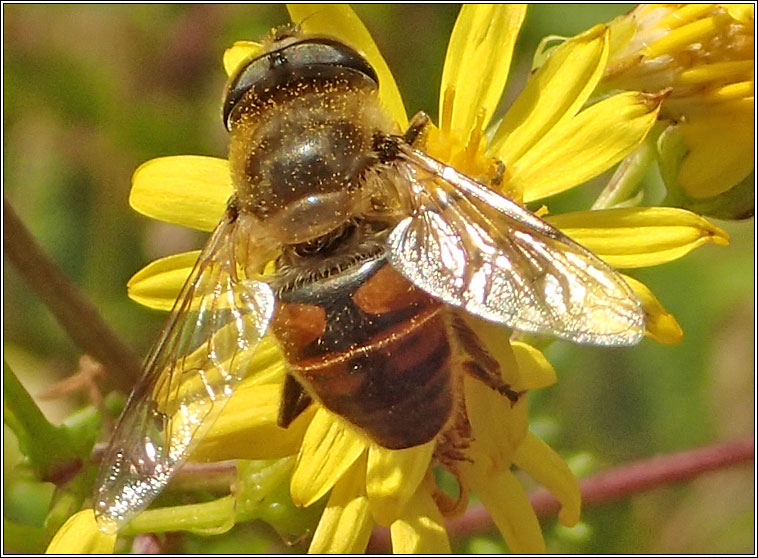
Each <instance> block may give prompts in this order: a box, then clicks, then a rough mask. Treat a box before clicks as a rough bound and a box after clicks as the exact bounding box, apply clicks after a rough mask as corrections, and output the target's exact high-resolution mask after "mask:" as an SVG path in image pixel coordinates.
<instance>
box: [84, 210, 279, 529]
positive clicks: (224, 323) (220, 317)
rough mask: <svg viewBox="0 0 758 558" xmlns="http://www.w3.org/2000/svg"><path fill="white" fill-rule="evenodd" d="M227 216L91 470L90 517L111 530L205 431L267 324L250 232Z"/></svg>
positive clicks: (266, 298)
mask: <svg viewBox="0 0 758 558" xmlns="http://www.w3.org/2000/svg"><path fill="white" fill-rule="evenodd" d="M232 213H235V212H230V213H228V214H227V216H226V217H225V218H224V220H223V221H222V222H221V223H220V224H219V225H218V227H217V228H216V230H215V231H214V232H213V234H212V236H211V237H210V239H209V241H208V243H207V244H206V246H205V248H204V249H203V250H202V252H201V253H200V256H199V258H198V261H197V263H196V264H195V267H194V269H193V270H192V272H191V274H190V276H189V278H188V279H187V282H186V283H185V285H184V287H183V289H182V292H181V294H180V296H179V297H178V298H177V302H176V304H175V305H174V308H173V310H172V312H171V315H170V316H169V318H168V321H167V323H166V325H165V327H164V330H163V332H162V334H161V337H160V339H159V340H158V341H157V342H156V344H155V345H154V347H153V349H152V350H151V352H150V355H149V356H148V358H147V360H146V362H145V367H144V371H143V376H142V378H141V379H140V381H139V383H138V384H137V386H136V388H135V389H134V391H133V392H132V395H131V397H130V398H129V401H128V402H127V405H126V408H125V409H124V412H123V414H122V415H121V418H120V419H119V423H118V426H117V427H116V430H115V431H114V433H113V435H112V437H111V442H110V445H109V447H108V450H107V452H106V454H105V457H104V460H103V463H102V465H101V468H100V474H99V478H98V482H97V487H98V493H97V495H96V505H95V513H96V515H97V516H98V521H99V523H100V526H101V528H103V529H105V530H109V531H115V530H116V529H118V528H119V527H120V526H121V525H123V524H124V523H126V522H127V521H128V520H129V519H131V518H132V517H133V516H134V515H135V514H136V513H137V512H139V511H141V510H142V509H144V508H145V507H146V506H147V505H148V504H149V503H150V502H151V500H152V499H153V498H155V496H156V495H157V494H158V493H159V492H160V491H161V490H162V488H163V487H164V486H165V485H166V483H168V481H169V479H170V478H171V477H172V475H173V474H174V472H175V471H176V470H177V468H178V467H179V466H180V465H181V464H182V463H183V462H184V460H185V459H186V458H187V456H188V454H189V453H190V451H191V450H192V448H193V447H194V445H195V444H196V443H197V442H198V441H199V440H200V439H201V438H202V437H203V436H204V435H205V433H206V432H207V431H208V429H209V428H210V426H211V425H212V424H213V422H214V421H215V419H216V418H217V417H218V415H219V413H220V411H221V409H222V408H223V406H224V404H225V403H226V402H227V400H228V399H229V397H230V396H231V395H232V391H233V389H234V387H235V386H236V385H237V384H238V383H239V382H240V380H242V379H243V378H244V377H245V376H246V374H247V373H248V363H249V362H250V359H251V358H252V356H253V353H254V350H255V347H256V345H257V344H258V342H259V341H260V340H261V338H262V337H263V335H264V334H265V332H266V329H267V327H268V324H269V321H270V318H271V315H272V313H273V309H274V295H273V293H272V291H271V289H270V287H269V286H268V285H267V284H265V283H263V282H260V281H255V280H252V279H246V278H245V269H251V266H250V265H249V264H250V262H246V261H244V262H243V261H240V262H238V261H237V258H236V255H238V254H245V257H247V255H248V254H250V252H251V251H250V250H246V249H243V248H247V247H248V245H249V243H250V242H251V241H250V235H249V234H248V231H247V230H246V229H247V228H248V227H245V226H244V224H241V220H242V219H243V217H239V218H238V217H237V216H236V214H235V215H234V216H232Z"/></svg>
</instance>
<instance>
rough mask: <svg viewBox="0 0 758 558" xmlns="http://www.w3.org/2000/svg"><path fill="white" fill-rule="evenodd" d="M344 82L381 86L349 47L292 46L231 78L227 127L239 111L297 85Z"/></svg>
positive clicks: (315, 42) (323, 41)
mask: <svg viewBox="0 0 758 558" xmlns="http://www.w3.org/2000/svg"><path fill="white" fill-rule="evenodd" d="M338 79H341V80H344V81H346V82H348V83H350V84H351V85H360V86H368V87H371V88H374V89H376V88H378V87H379V78H378V77H377V75H376V71H374V68H372V67H371V65H370V64H369V63H368V61H367V60H366V59H365V58H364V57H363V56H361V55H360V54H358V52H356V51H355V50H353V49H352V48H350V47H349V46H347V45H345V44H343V43H340V42H339V41H336V40H334V39H329V38H310V39H305V40H302V41H298V42H294V43H290V44H288V45H286V46H283V47H282V48H279V49H276V50H273V51H270V52H267V53H265V54H262V55H261V56H259V57H258V58H254V59H253V60H251V61H250V62H249V63H248V64H247V66H244V67H243V68H241V69H240V70H239V71H238V72H237V74H236V75H235V76H234V77H232V78H231V80H230V81H229V83H228V85H227V88H226V97H225V99H224V113H223V118H224V124H225V126H226V129H227V130H231V124H232V121H233V119H234V113H235V112H236V109H237V108H238V107H239V106H240V105H241V104H242V102H243V99H244V102H245V103H248V102H249V103H252V104H260V103H263V102H265V101H267V100H269V99H271V98H272V97H275V96H276V95H279V94H281V93H282V92H283V90H285V89H286V88H288V87H290V86H292V85H295V84H313V85H316V84H319V83H327V82H329V81H334V80H338Z"/></svg>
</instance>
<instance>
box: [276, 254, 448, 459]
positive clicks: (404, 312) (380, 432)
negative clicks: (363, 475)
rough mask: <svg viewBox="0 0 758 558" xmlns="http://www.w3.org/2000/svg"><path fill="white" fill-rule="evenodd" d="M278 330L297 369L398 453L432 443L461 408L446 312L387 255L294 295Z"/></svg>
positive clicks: (339, 410)
mask: <svg viewBox="0 0 758 558" xmlns="http://www.w3.org/2000/svg"><path fill="white" fill-rule="evenodd" d="M280 298H281V301H280V302H279V306H278V308H277V312H276V315H275V318H274V323H273V328H274V332H275V333H276V335H277V337H278V338H279V340H280V342H281V344H282V347H283V349H284V352H285V355H286V357H287V359H288V361H289V365H290V370H291V372H292V373H293V374H294V375H295V376H297V378H298V379H299V380H300V382H301V383H303V384H304V385H305V386H306V387H307V389H308V390H309V391H310V392H311V393H312V394H313V395H315V396H316V397H317V398H318V399H319V400H320V401H321V403H322V404H323V405H324V406H325V407H326V408H328V409H329V410H331V411H332V412H334V413H336V414H338V415H340V416H342V417H344V418H346V419H347V420H348V421H350V422H351V423H353V424H354V425H356V426H357V427H359V428H360V429H362V430H363V431H364V432H365V433H366V434H367V435H368V436H369V437H371V438H372V439H373V440H374V441H375V442H376V443H378V444H379V445H381V446H383V447H387V448H391V449H400V448H406V447H411V446H415V445H419V444H423V443H425V442H428V441H430V440H431V439H433V438H434V437H435V436H436V435H437V434H438V433H439V432H440V430H442V428H443V427H444V426H445V424H446V423H447V421H448V418H449V417H450V414H451V410H452V407H453V393H452V386H451V379H450V378H451V374H450V363H451V346H450V343H449V340H448V334H447V328H446V327H445V324H444V317H443V306H442V304H441V303H439V302H438V301H436V300H434V299H432V298H431V297H429V296H428V295H426V293H424V292H423V291H420V290H418V289H416V288H415V287H413V286H412V285H411V284H410V283H408V282H407V281H406V280H405V279H403V278H402V277H400V276H399V275H398V274H397V273H396V272H395V271H394V270H393V269H392V268H391V267H389V266H388V265H387V264H386V262H385V261H384V259H383V258H380V259H376V260H373V261H369V262H366V263H364V264H362V265H360V266H356V267H355V268H353V269H350V270H347V271H345V272H342V273H339V274H338V275H336V276H334V277H330V278H329V279H328V280H326V281H319V282H314V283H311V284H308V285H306V286H305V287H303V288H300V289H296V290H291V291H289V292H287V293H285V294H283V295H282V296H281V297H280Z"/></svg>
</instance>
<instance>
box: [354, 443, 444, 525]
mask: <svg viewBox="0 0 758 558" xmlns="http://www.w3.org/2000/svg"><path fill="white" fill-rule="evenodd" d="M434 448H435V442H434V440H432V441H431V442H428V443H426V444H423V445H421V446H415V447H411V448H407V449H402V450H388V449H385V448H382V447H379V446H377V445H374V444H372V445H371V447H370V448H369V452H368V469H367V472H366V492H367V494H368V498H369V504H370V506H371V513H372V514H373V516H374V519H375V520H376V522H377V523H379V524H380V525H390V524H391V523H392V522H393V521H395V520H396V519H397V518H398V515H399V514H401V513H402V512H403V509H404V508H405V505H406V504H407V503H408V501H409V500H410V498H411V497H412V496H413V494H414V493H415V492H416V489H417V488H418V486H419V484H420V483H421V481H422V480H423V479H424V476H425V475H426V473H427V471H428V470H429V466H430V464H431V459H432V454H433V453H434Z"/></svg>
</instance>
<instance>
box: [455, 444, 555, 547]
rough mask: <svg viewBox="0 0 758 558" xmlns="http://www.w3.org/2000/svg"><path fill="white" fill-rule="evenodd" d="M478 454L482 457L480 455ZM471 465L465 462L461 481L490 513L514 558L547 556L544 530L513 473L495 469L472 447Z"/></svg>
mask: <svg viewBox="0 0 758 558" xmlns="http://www.w3.org/2000/svg"><path fill="white" fill-rule="evenodd" d="M477 454H478V455H477ZM469 455H470V456H471V457H472V460H471V461H461V462H460V469H461V477H462V479H463V482H464V483H466V484H467V485H468V486H470V487H471V488H472V489H473V490H474V492H476V495H477V496H478V497H479V500H481V502H482V504H484V506H485V507H486V508H487V511H489V512H490V515H491V516H492V520H493V521H494V522H495V525H497V528H498V529H499V530H500V533H502V535H503V538H505V542H506V543H507V544H508V548H509V549H510V551H511V552H512V553H513V554H536V553H544V552H545V541H544V539H543V538H542V530H541V529H540V524H539V521H537V516H536V514H535V513H534V509H533V508H532V504H531V502H529V498H528V497H527V495H526V493H525V492H524V489H523V488H522V487H521V484H520V483H519V481H518V479H516V477H515V476H514V474H513V473H511V472H510V470H503V469H500V468H498V467H493V465H492V463H491V462H488V460H487V458H486V456H485V455H482V454H479V452H478V451H476V450H475V447H474V446H472V448H471V451H470V452H469Z"/></svg>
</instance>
